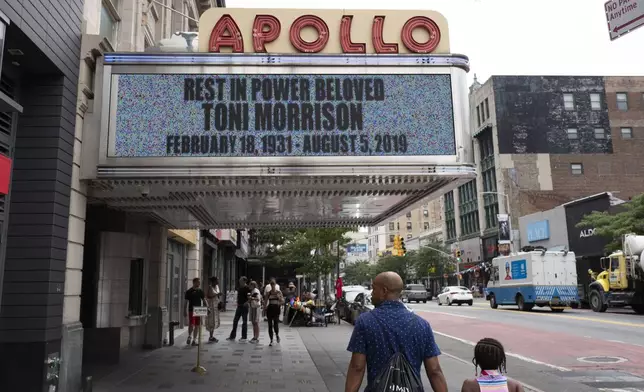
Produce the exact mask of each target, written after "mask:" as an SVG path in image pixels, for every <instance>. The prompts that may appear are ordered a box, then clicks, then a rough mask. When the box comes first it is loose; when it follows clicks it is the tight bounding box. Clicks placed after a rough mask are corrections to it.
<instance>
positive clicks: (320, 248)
mask: <svg viewBox="0 0 644 392" xmlns="http://www.w3.org/2000/svg"><path fill="white" fill-rule="evenodd" d="M349 231H351V229H347V228H328V229H327V228H324V229H304V230H260V231H258V232H257V233H256V237H255V238H256V241H257V242H258V243H261V244H265V245H267V247H268V249H269V251H267V256H269V258H271V259H272V260H273V261H274V262H275V263H277V264H281V265H284V264H297V265H299V266H298V267H297V268H296V269H297V272H298V273H301V274H304V275H307V276H309V277H317V276H321V275H325V274H328V273H329V272H331V271H333V269H334V268H335V266H336V263H337V262H338V249H337V246H332V245H334V244H336V242H339V246H340V255H339V256H340V257H342V256H343V254H344V253H343V252H344V250H343V246H344V245H346V244H348V243H349V241H350V240H349V239H348V238H346V237H345V236H344V235H345V234H346V233H347V232H349Z"/></svg>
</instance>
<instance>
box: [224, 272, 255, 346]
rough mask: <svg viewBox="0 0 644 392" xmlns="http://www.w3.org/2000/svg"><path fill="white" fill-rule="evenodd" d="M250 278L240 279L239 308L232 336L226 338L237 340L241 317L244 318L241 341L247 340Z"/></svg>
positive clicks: (234, 319) (238, 291) (234, 318)
mask: <svg viewBox="0 0 644 392" xmlns="http://www.w3.org/2000/svg"><path fill="white" fill-rule="evenodd" d="M247 282H248V279H246V277H245V276H242V277H241V278H240V279H239V288H238V289H237V310H235V317H233V330H232V331H230V336H229V337H228V339H226V340H230V341H232V340H235V338H236V337H237V325H238V324H239V319H240V318H241V319H242V326H241V339H239V341H240V342H242V343H243V342H246V338H247V337H248V308H249V303H248V301H249V300H250V288H249V287H248V284H247Z"/></svg>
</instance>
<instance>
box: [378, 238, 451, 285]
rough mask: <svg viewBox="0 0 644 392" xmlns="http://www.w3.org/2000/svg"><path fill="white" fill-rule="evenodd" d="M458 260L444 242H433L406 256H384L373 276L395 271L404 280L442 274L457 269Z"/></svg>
mask: <svg viewBox="0 0 644 392" xmlns="http://www.w3.org/2000/svg"><path fill="white" fill-rule="evenodd" d="M455 262H456V260H455V259H454V258H452V257H451V256H449V249H448V248H446V247H445V245H443V244H442V243H431V244H429V245H428V246H424V247H422V248H420V249H419V250H418V251H409V252H407V255H405V256H384V257H381V258H380V259H379V260H378V263H377V264H376V265H375V266H373V272H372V274H373V276H375V275H377V274H379V273H381V272H386V271H393V272H396V273H397V274H398V275H400V276H401V277H402V278H403V280H404V281H407V280H408V279H410V280H411V279H422V278H426V277H427V276H441V275H443V274H449V273H453V272H454V271H456V265H455Z"/></svg>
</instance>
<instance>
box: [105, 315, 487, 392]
mask: <svg viewBox="0 0 644 392" xmlns="http://www.w3.org/2000/svg"><path fill="white" fill-rule="evenodd" d="M232 316H233V313H232V312H230V311H229V312H225V313H222V315H221V327H220V328H219V329H218V330H217V331H216V335H215V336H216V337H217V338H218V339H219V343H215V344H204V346H203V350H202V366H204V367H205V368H206V370H207V371H208V373H207V374H205V375H204V376H200V375H198V374H196V373H193V372H191V371H190V370H191V369H192V368H193V367H194V366H195V362H196V355H197V348H196V347H188V346H186V345H185V341H186V338H187V333H184V334H183V335H181V336H179V337H178V338H177V340H176V344H175V346H173V347H165V348H162V349H159V350H156V351H153V352H148V353H147V354H145V355H146V357H145V358H141V360H140V361H138V362H136V361H128V363H127V364H124V367H120V368H119V370H118V371H116V372H114V373H112V374H110V375H109V376H106V377H104V378H102V379H101V380H99V381H97V382H96V383H95V385H94V392H134V391H137V392H151V391H166V392H183V391H186V390H189V391H190V392H202V391H203V392H205V391H208V392H212V391H225V392H251V391H252V392H255V391H262V392H266V391H267V390H270V392H287V391H288V392H298V391H301V392H313V391H315V392H341V391H344V382H345V380H346V370H347V367H348V365H349V360H350V357H351V355H350V353H348V352H347V351H346V346H347V343H348V341H349V337H350V336H351V332H352V331H353V327H352V326H351V325H348V324H346V323H343V324H342V325H330V326H329V327H326V328H325V327H310V328H307V327H298V328H288V327H287V326H284V325H283V324H280V336H281V338H282V341H281V344H279V345H275V346H273V347H269V346H268V331H267V326H266V323H264V322H262V323H260V329H261V332H260V344H250V343H239V342H228V341H226V340H225V338H226V337H227V336H228V334H229V333H230V330H231V328H232ZM240 329H241V328H240ZM237 336H238V337H239V336H240V331H238V335H237ZM204 337H205V336H204ZM249 337H252V331H251V328H250V324H249ZM204 340H205V339H204ZM441 364H442V367H443V371H444V372H445V375H446V377H447V379H448V383H449V389H450V390H460V387H461V384H462V382H463V379H465V378H466V377H468V376H472V374H473V372H474V369H473V366H472V365H470V364H467V363H462V362H459V361H458V360H455V359H453V358H450V357H448V356H442V357H441ZM423 373H424V372H423ZM423 380H424V384H425V385H426V390H427V391H431V388H429V382H428V381H427V379H426V377H425V376H424V375H423ZM364 386H366V380H365V382H363V388H364Z"/></svg>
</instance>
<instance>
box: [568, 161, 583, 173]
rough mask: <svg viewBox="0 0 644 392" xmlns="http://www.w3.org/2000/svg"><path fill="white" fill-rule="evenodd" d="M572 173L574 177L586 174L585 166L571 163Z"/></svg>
mask: <svg viewBox="0 0 644 392" xmlns="http://www.w3.org/2000/svg"><path fill="white" fill-rule="evenodd" d="M570 171H571V172H572V174H573V175H574V176H580V175H582V174H584V165H583V164H581V163H571V164H570Z"/></svg>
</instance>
